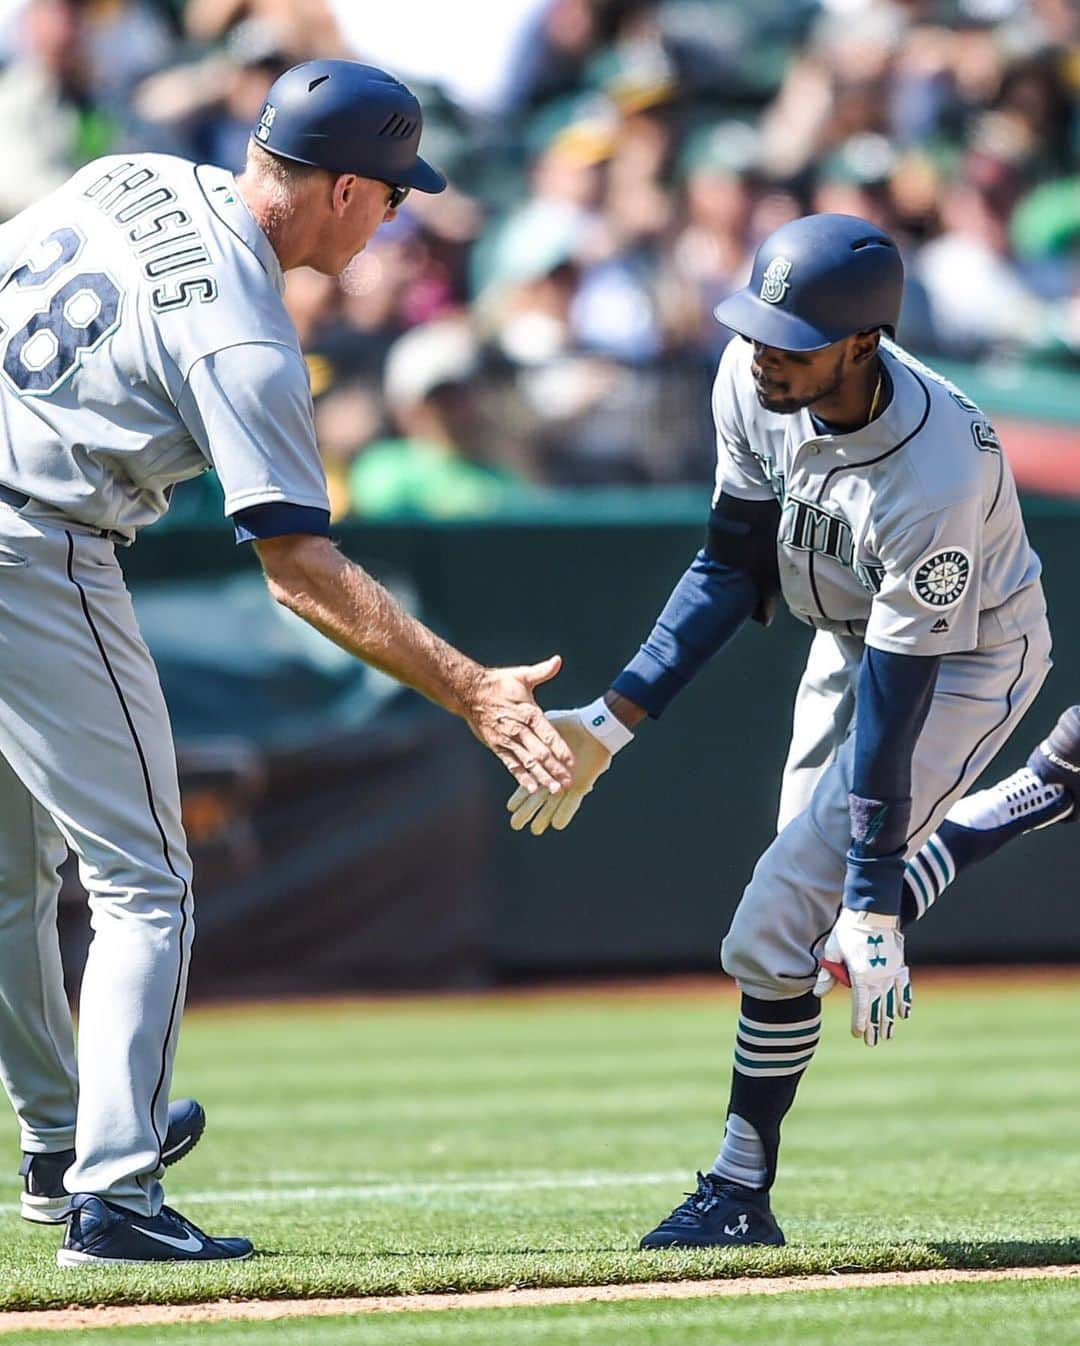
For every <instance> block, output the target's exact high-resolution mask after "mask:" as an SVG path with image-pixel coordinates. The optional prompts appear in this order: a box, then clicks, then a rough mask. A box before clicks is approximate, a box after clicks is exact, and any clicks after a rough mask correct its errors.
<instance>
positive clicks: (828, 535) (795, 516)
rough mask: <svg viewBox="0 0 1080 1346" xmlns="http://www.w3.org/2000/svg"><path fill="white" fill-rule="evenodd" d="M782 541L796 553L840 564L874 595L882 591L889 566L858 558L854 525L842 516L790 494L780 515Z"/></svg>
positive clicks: (780, 537)
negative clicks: (816, 556) (823, 557)
mask: <svg viewBox="0 0 1080 1346" xmlns="http://www.w3.org/2000/svg"><path fill="white" fill-rule="evenodd" d="M779 540H780V542H781V544H782V545H784V546H786V547H791V548H792V549H793V550H795V551H810V552H814V553H816V554H817V555H818V556H828V557H830V558H831V559H832V560H834V561H839V562H840V564H841V565H842V566H847V568H848V569H849V570H850V571H852V572H853V574H854V575H855V578H856V579H857V580H858V581H859V583H860V584H861V585H862V586H863V588H864V589H866V590H868V591H869V592H870V593H872V594H876V593H877V592H878V590H879V589H880V588H881V584H882V581H883V580H884V578H885V567H884V566H883V565H879V564H878V563H877V562H874V561H860V560H859V559H858V557H856V555H855V539H854V536H853V534H852V531H851V525H850V524H849V523H848V521H847V520H846V519H845V518H844V517H843V516H842V515H840V514H832V513H830V512H829V511H828V510H827V509H822V507H821V506H820V505H815V504H814V503H813V502H812V501H809V500H803V499H801V498H800V497H799V496H797V495H792V494H791V493H789V494H788V495H787V497H786V498H785V500H784V508H783V512H782V514H781V516H780V536H779Z"/></svg>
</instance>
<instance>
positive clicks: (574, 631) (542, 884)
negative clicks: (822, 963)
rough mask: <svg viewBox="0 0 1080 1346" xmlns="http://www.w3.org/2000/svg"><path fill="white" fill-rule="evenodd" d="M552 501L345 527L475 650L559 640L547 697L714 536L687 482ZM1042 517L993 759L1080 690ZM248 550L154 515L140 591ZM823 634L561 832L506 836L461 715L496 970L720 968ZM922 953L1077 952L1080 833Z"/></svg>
mask: <svg viewBox="0 0 1080 1346" xmlns="http://www.w3.org/2000/svg"><path fill="white" fill-rule="evenodd" d="M557 504H558V502H555V501H552V502H549V504H548V505H547V506H546V507H545V508H542V509H539V510H537V511H535V512H533V513H531V514H529V515H526V514H520V515H518V516H515V517H508V518H500V519H498V520H490V521H486V522H482V523H469V524H445V523H444V524H440V523H432V522H429V521H420V520H417V521H402V522H398V523H378V524H374V523H363V524H348V525H345V526H341V527H339V528H338V529H337V531H336V535H337V537H338V539H339V541H340V544H341V546H342V547H343V549H344V550H345V551H346V552H347V553H348V554H349V555H350V556H351V557H353V558H354V559H355V560H357V561H360V562H361V563H363V564H364V565H365V566H367V567H368V568H369V569H370V570H371V571H372V572H374V573H375V574H376V575H382V576H386V577H388V578H394V579H398V580H400V579H401V578H402V577H403V576H404V577H407V578H408V580H409V581H411V583H412V585H413V586H415V589H416V592H417V594H418V598H419V606H420V610H421V611H422V613H423V615H424V616H425V618H426V619H427V620H428V621H429V623H431V624H432V625H434V626H435V627H436V628H437V629H438V630H440V631H441V632H442V633H443V634H445V635H446V636H447V637H448V638H450V639H451V640H453V641H454V642H455V643H457V644H458V645H460V646H461V647H462V648H464V649H465V650H467V651H468V652H469V653H471V654H473V655H475V656H476V657H477V658H479V659H481V660H484V661H486V662H493V663H494V662H499V663H520V662H525V661H532V660H535V659H539V658H541V657H543V656H545V655H547V654H550V653H552V652H553V651H559V652H560V653H561V654H562V655H563V657H564V659H565V670H564V672H563V674H562V675H561V676H560V677H559V679H558V680H557V681H556V682H554V683H552V684H551V685H550V686H549V687H547V688H545V689H544V694H543V700H544V702H545V704H547V705H548V706H558V705H566V704H570V705H572V704H577V703H580V702H582V701H584V700H586V699H589V698H592V697H594V696H596V695H597V694H598V693H599V692H600V691H602V690H603V689H604V688H605V687H606V686H607V685H608V682H609V680H610V678H611V677H612V675H613V674H614V673H615V672H617V671H618V669H619V668H620V667H621V666H622V664H623V662H624V661H625V660H626V658H627V657H628V656H629V655H630V654H631V653H632V652H633V650H634V649H635V648H636V646H637V645H638V643H639V642H640V640H641V639H642V638H643V636H644V635H645V633H646V632H647V631H648V629H649V627H650V625H651V622H652V620H653V618H654V616H655V614H656V613H657V611H658V610H659V608H660V607H661V605H662V604H663V602H664V600H665V598H666V596H667V594H668V592H669V590H670V589H671V586H672V585H673V583H674V582H675V580H676V579H677V578H678V576H679V575H680V574H681V572H682V570H683V569H684V567H685V565H686V564H687V562H688V560H689V559H690V557H691V556H692V555H693V553H694V551H695V550H696V548H697V547H698V546H699V545H700V538H701V534H702V526H701V521H702V515H703V513H704V507H705V504H706V502H705V500H704V499H703V498H702V496H701V493H700V492H687V491H682V490H678V491H656V492H651V491H650V492H638V491H633V492H627V493H622V492H614V493H611V492H605V493H600V494H593V493H582V494H578V495H575V496H574V497H572V498H571V499H569V500H565V501H563V502H561V504H559V505H558V507H556V505H557ZM1026 515H1027V519H1028V523H1029V529H1030V533H1031V536H1032V539H1033V541H1034V544H1035V546H1036V547H1037V549H1038V551H1039V552H1040V554H1041V556H1042V558H1043V562H1044V567H1045V584H1046V590H1047V594H1048V598H1049V603H1050V608H1051V613H1052V618H1053V623H1054V630H1055V636H1056V650H1055V654H1056V660H1057V663H1056V667H1055V669H1054V671H1053V673H1052V674H1051V676H1050V679H1049V680H1048V683H1047V685H1046V687H1045V688H1044V690H1043V692H1042V694H1041V696H1040V698H1039V700H1038V702H1037V704H1036V706H1035V708H1034V709H1033V710H1032V711H1031V712H1030V713H1029V716H1028V718H1027V720H1026V722H1025V724H1024V726H1023V727H1022V729H1021V731H1020V733H1019V735H1018V736H1017V738H1016V739H1015V740H1014V743H1013V744H1012V745H1010V746H1009V747H1008V748H1007V749H1006V750H1005V752H1004V753H1003V754H1002V755H1001V757H1000V758H999V761H998V763H997V765H996V767H995V772H996V771H1004V770H1007V769H1012V768H1013V767H1015V766H1016V765H1018V764H1020V763H1021V762H1022V760H1023V758H1024V756H1025V755H1026V753H1027V751H1028V749H1029V747H1030V746H1031V744H1032V743H1033V742H1034V741H1035V740H1036V739H1037V738H1038V737H1040V736H1041V735H1042V734H1043V733H1045V732H1046V730H1047V729H1048V727H1049V726H1050V725H1051V724H1052V723H1053V721H1054V719H1055V718H1056V716H1057V714H1058V712H1059V710H1060V709H1061V708H1063V707H1064V706H1066V705H1068V704H1070V703H1072V702H1077V701H1080V603H1078V601H1077V595H1076V585H1077V569H1078V567H1077V545H1078V541H1080V509H1077V508H1076V507H1075V506H1066V505H1064V504H1061V503H1057V502H1049V501H1039V500H1032V501H1029V502H1028V503H1027V506H1026ZM252 563H253V562H252V557H251V554H250V551H249V549H248V548H246V547H242V548H237V547H235V546H234V545H233V543H232V540H231V536H230V533H229V532H228V531H226V530H223V529H222V528H221V527H220V526H218V527H214V528H207V529H203V528H195V529H182V530H172V531H169V530H165V531H161V532H155V530H150V531H148V532H147V533H146V534H145V535H144V536H143V537H142V538H141V539H140V541H139V542H138V543H137V545H136V546H135V547H134V548H132V549H131V551H130V553H129V554H128V555H127V556H126V557H125V568H126V569H127V571H128V574H129V576H130V579H131V582H132V584H133V586H134V587H136V588H137V587H138V586H139V585H140V584H141V583H145V582H146V581H148V580H150V579H154V578H163V577H171V578H173V579H175V578H177V577H179V576H181V575H190V576H192V577H194V576H196V575H202V576H208V575H214V574H225V573H228V572H230V571H232V570H234V569H235V568H237V567H240V566H244V565H251V564H252ZM810 634H811V633H810V632H809V631H808V629H807V628H805V627H803V626H801V625H800V624H799V623H797V622H795V621H794V620H792V619H791V618H790V617H788V616H787V615H786V614H784V615H782V616H780V617H779V618H778V619H777V621H776V622H775V623H774V625H773V626H772V627H771V628H770V629H769V630H768V631H765V630H762V629H761V628H760V627H757V626H754V627H751V628H749V629H748V630H746V631H745V632H743V633H742V634H741V635H740V636H739V637H738V638H737V640H736V641H735V642H734V644H733V645H732V646H730V647H729V649H728V650H727V651H725V652H724V653H723V654H722V655H721V656H720V657H719V658H718V659H717V660H716V661H715V662H714V663H713V665H712V666H711V667H710V668H709V669H708V670H706V672H705V673H704V674H703V675H702V676H701V677H700V678H699V679H698V681H697V682H696V683H695V685H693V686H692V687H691V688H689V689H688V690H687V691H686V692H685V693H684V694H683V695H682V696H681V697H680V698H679V700H678V701H677V702H676V703H675V704H674V705H673V706H672V708H671V709H670V710H669V711H668V713H667V714H666V715H665V717H664V719H663V721H662V722H661V723H659V724H649V725H647V726H645V727H644V728H643V730H642V731H641V732H640V733H639V736H638V742H636V743H635V744H634V745H633V746H632V747H631V748H629V749H628V750H627V751H626V752H625V753H624V754H623V755H621V756H620V757H619V759H618V761H617V762H616V764H615V766H614V768H613V770H612V771H611V773H610V774H609V775H608V776H606V777H605V778H604V779H603V780H602V781H601V782H600V785H599V787H598V788H597V790H596V792H595V793H594V795H593V796H592V797H591V798H590V799H589V800H587V801H586V803H585V804H584V806H583V808H582V811H581V813H580V814H579V815H578V819H577V820H576V821H575V823H574V825H573V826H572V827H571V828H570V829H569V831H568V832H566V833H565V834H563V835H561V836H556V835H554V834H551V835H548V836H546V837H544V838H543V839H535V838H533V837H531V836H528V835H525V836H516V835H513V834H512V833H510V831H509V829H508V828H506V827H505V826H504V825H503V814H502V805H503V801H504V799H505V796H506V794H507V793H508V784H509V781H508V778H507V777H506V776H505V775H504V774H503V773H502V771H501V769H500V768H499V767H498V766H497V765H496V764H495V762H494V760H493V759H492V760H490V762H489V761H488V760H487V758H486V754H484V753H483V751H482V749H480V748H479V746H478V745H477V744H475V743H474V742H473V741H472V739H471V737H470V736H469V735H468V733H467V731H465V730H464V729H463V728H462V729H461V730H460V735H459V738H460V762H461V766H460V772H461V780H462V782H464V781H465V780H466V779H468V780H469V781H470V782H471V786H470V788H473V789H475V788H477V786H476V780H477V771H476V764H477V761H478V760H479V761H481V762H482V767H481V770H480V772H479V781H480V785H479V788H480V789H481V790H486V791H487V793H488V795H489V805H490V810H489V811H490V824H489V828H488V831H487V832H486V834H485V835H484V838H483V840H482V841H478V842H477V843H476V844H478V845H482V846H483V847H484V849H485V852H486V856H485V860H486V863H487V864H488V865H489V866H490V878H491V891H492V893H493V894H494V909H493V912H492V916H491V925H490V931H489V938H490V953H491V960H492V968H493V970H494V971H496V972H497V973H503V974H506V973H533V972H543V971H552V970H559V971H586V970H600V969H604V970H611V971H614V970H619V969H626V970H632V969H646V968H660V967H694V966H709V965H713V964H714V962H715V956H716V948H717V945H718V943H719V940H720V937H721V936H722V934H723V930H724V928H725V924H726V920H727V918H728V916H729V915H730V912H731V910H732V908H733V906H734V904H735V903H736V901H737V900H738V897H739V894H740V892H741V890H742V887H743V885H744V884H745V882H746V880H747V878H748V876H749V875H750V873H751V870H752V868H753V865H754V862H755V859H756V857H757V855H758V854H759V853H760V851H761V850H762V849H763V848H764V847H765V846H766V845H767V844H768V842H769V840H770V836H771V834H772V827H773V818H774V813H775V805H776V796H777V788H778V781H779V773H780V768H781V764H782V762H783V759H784V754H785V748H786V744H787V739H788V733H789V726H790V718H791V706H792V698H793V695H794V691H795V686H796V683H797V679H798V676H799V671H800V668H801V666H802V662H803V659H804V656H805V651H806V647H807V645H808V642H809V639H810ZM442 769H444V770H446V769H447V768H446V766H445V763H444V764H443V767H442ZM450 774H451V776H453V774H454V773H450ZM446 788H447V789H449V790H453V789H454V788H455V779H454V778H448V779H447V782H446ZM357 883H358V884H359V885H362V883H363V875H362V874H358V875H357ZM348 906H349V904H348V902H347V901H344V902H343V903H342V909H343V918H342V919H348V915H347V911H348ZM912 947H913V950H914V951H916V953H917V955H918V956H921V957H923V958H924V959H928V960H929V959H934V960H939V961H940V960H948V961H958V960H966V959H973V958H976V959H995V960H999V959H1000V960H1010V959H1016V960H1021V959H1023V960H1031V959H1064V958H1076V957H1078V956H1080V827H1075V828H1074V827H1071V826H1064V827H1060V828H1058V829H1055V830H1054V831H1053V832H1050V833H1046V834H1044V835H1042V836H1036V837H1029V838H1025V839H1023V840H1022V841H1020V842H1019V843H1017V844H1016V845H1014V846H1013V847H1012V848H1011V849H1009V850H1007V851H1006V852H1004V853H1002V854H1001V855H1000V856H998V857H995V858H994V859H993V860H991V861H990V862H988V863H987V864H986V865H984V866H983V868H982V869H981V870H978V871H973V872H972V873H971V874H970V875H969V876H966V877H965V878H963V879H962V880H961V881H960V882H959V883H958V884H957V885H956V886H955V888H954V889H953V890H951V891H950V893H949V894H948V897H947V900H945V901H943V902H942V904H941V905H940V908H939V909H936V910H935V912H934V913H933V915H932V917H931V919H930V920H928V921H926V922H924V923H923V925H922V928H920V929H918V930H917V931H916V932H915V934H914V936H913V939H912Z"/></svg>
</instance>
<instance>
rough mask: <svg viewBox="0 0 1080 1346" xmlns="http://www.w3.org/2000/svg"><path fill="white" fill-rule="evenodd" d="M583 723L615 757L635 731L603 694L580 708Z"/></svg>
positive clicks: (630, 739)
mask: <svg viewBox="0 0 1080 1346" xmlns="http://www.w3.org/2000/svg"><path fill="white" fill-rule="evenodd" d="M578 715H579V716H580V717H581V723H582V724H583V725H584V726H585V728H586V729H587V730H588V731H589V733H590V734H592V736H593V738H595V739H596V740H597V741H598V742H600V743H602V744H603V745H604V747H605V748H607V750H608V752H609V753H611V755H612V756H613V757H614V755H615V754H616V753H617V752H618V751H619V749H620V748H625V747H626V745H627V744H628V743H630V742H632V741H633V738H634V731H633V730H632V729H627V727H626V725H625V724H623V722H622V720H620V719H619V717H618V716H617V715H616V714H615V712H614V711H613V710H612V709H611V707H610V706H609V705H608V703H607V702H606V701H605V700H604V698H603V697H602V696H600V697H597V699H596V700H595V701H594V702H592V704H591V705H588V706H582V707H581V708H580V709H579V710H578Z"/></svg>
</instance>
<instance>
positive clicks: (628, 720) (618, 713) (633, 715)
mask: <svg viewBox="0 0 1080 1346" xmlns="http://www.w3.org/2000/svg"><path fill="white" fill-rule="evenodd" d="M604 702H605V704H606V705H607V706H608V707H609V708H610V710H611V713H612V714H613V715H614V716H615V718H616V719H617V720H619V721H621V722H622V723H623V724H625V725H626V727H627V729H636V728H637V727H638V725H639V724H640V723H641V722H642V720H644V719H646V718H647V717H648V711H646V710H644V709H643V708H642V707H641V706H639V705H638V704H637V702H636V701H631V700H630V698H629V697H628V696H623V695H622V694H621V693H619V692H615V691H607V692H605V693H604Z"/></svg>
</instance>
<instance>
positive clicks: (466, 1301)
mask: <svg viewBox="0 0 1080 1346" xmlns="http://www.w3.org/2000/svg"><path fill="white" fill-rule="evenodd" d="M1047 1279H1056V1280H1060V1279H1076V1280H1080V1266H1051V1267H1001V1268H997V1269H995V1270H990V1271H949V1270H944V1271H880V1272H861V1273H858V1274H837V1275H831V1276H775V1277H760V1278H758V1277H747V1278H744V1279H742V1280H714V1281H644V1282H640V1281H639V1282H636V1283H632V1284H628V1285H570V1286H562V1287H557V1288H551V1289H544V1290H483V1291H477V1292H475V1293H473V1294H463V1295H399V1296H395V1297H392V1298H387V1297H382V1298H375V1297H372V1298H367V1299H260V1300H227V1299H224V1300H217V1301H215V1302H214V1303H212V1304H134V1305H129V1306H125V1307H122V1308H104V1307H103V1308H96V1309H43V1310H41V1311H38V1312H33V1313H30V1312H19V1313H5V1314H0V1334H3V1333H7V1332H26V1331H29V1330H31V1329H36V1330H38V1331H47V1330H51V1331H56V1330H68V1331H82V1330H84V1329H86V1328H97V1327H146V1326H162V1327H167V1326H170V1325H174V1324H180V1323H207V1322H222V1321H226V1320H230V1321H236V1322H239V1321H260V1322H268V1321H272V1320H273V1319H277V1318H311V1317H319V1318H327V1317H334V1316H338V1317H341V1316H347V1315H350V1314H361V1313H422V1312H431V1311H439V1310H445V1309H507V1308H525V1307H530V1308H532V1307H544V1306H547V1305H555V1304H595V1303H599V1302H605V1303H606V1302H612V1301H616V1300H627V1299H702V1298H707V1297H710V1296H717V1297H721V1296H735V1295H737V1296H744V1295H784V1294H792V1293H797V1292H800V1291H802V1292H805V1291H807V1290H851V1289H855V1288H862V1287H865V1286H889V1285H943V1284H951V1283H955V1282H957V1281H1028V1280H1047Z"/></svg>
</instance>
